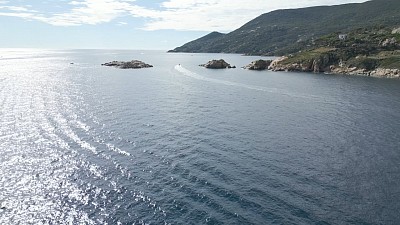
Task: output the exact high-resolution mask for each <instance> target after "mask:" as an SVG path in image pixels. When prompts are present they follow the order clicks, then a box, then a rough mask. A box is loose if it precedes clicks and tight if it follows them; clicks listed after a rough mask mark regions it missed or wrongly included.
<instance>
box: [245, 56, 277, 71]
mask: <svg viewBox="0 0 400 225" xmlns="http://www.w3.org/2000/svg"><path fill="white" fill-rule="evenodd" d="M271 63H272V60H262V59H260V60H256V61H253V62H251V63H250V64H249V65H247V66H245V67H243V69H247V70H266V69H268V67H269V66H270V65H271Z"/></svg>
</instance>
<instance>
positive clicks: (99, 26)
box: [0, 0, 365, 50]
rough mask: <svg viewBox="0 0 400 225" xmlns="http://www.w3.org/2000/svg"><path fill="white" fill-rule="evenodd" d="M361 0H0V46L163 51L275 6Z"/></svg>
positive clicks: (227, 29) (237, 24)
mask: <svg viewBox="0 0 400 225" xmlns="http://www.w3.org/2000/svg"><path fill="white" fill-rule="evenodd" d="M356 2H365V0H297V1H293V0H279V1H278V0H240V1H239V0H0V48H50V49H144V50H146V49H148V50H155V49H158V50H168V49H173V48H175V47H178V46H181V45H183V44H185V43H186V42H188V41H191V40H194V39H197V38H199V37H201V36H203V35H206V34H207V33H209V32H212V31H219V32H223V33H227V32H230V31H233V30H235V29H237V28H239V27H240V26H242V25H244V24H245V23H246V22H248V21H250V20H252V19H254V18H255V17H257V16H259V15H261V14H263V13H267V12H270V11H273V10H277V9H287V8H302V7H309V6H318V5H337V4H344V3H356Z"/></svg>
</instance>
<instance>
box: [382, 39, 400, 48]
mask: <svg viewBox="0 0 400 225" xmlns="http://www.w3.org/2000/svg"><path fill="white" fill-rule="evenodd" d="M396 45H397V40H396V38H394V37H393V38H387V39H385V40H384V41H382V42H381V43H380V46H381V47H392V46H396Z"/></svg>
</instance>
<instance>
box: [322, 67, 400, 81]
mask: <svg viewBox="0 0 400 225" xmlns="http://www.w3.org/2000/svg"><path fill="white" fill-rule="evenodd" d="M330 73H332V74H347V75H361V76H369V77H384V78H400V70H399V69H385V68H376V69H374V70H367V69H360V68H357V67H337V66H332V67H331V72H330Z"/></svg>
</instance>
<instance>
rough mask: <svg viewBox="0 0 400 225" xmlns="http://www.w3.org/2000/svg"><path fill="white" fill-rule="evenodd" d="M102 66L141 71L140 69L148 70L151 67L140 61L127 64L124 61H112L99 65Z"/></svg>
mask: <svg viewBox="0 0 400 225" xmlns="http://www.w3.org/2000/svg"><path fill="white" fill-rule="evenodd" d="M101 65H102V66H112V67H117V68H120V69H141V68H150V67H153V66H152V65H150V64H146V63H144V62H142V61H139V60H132V61H128V62H124V61H112V62H108V63H104V64H101Z"/></svg>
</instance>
